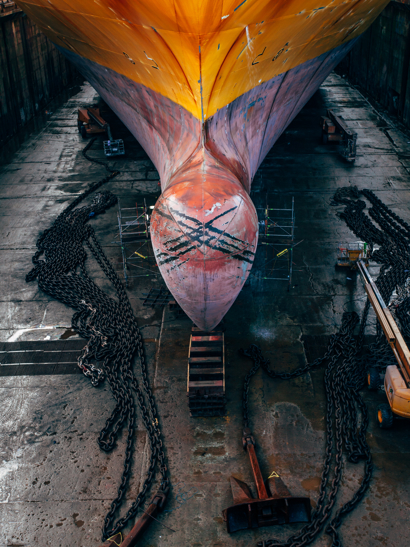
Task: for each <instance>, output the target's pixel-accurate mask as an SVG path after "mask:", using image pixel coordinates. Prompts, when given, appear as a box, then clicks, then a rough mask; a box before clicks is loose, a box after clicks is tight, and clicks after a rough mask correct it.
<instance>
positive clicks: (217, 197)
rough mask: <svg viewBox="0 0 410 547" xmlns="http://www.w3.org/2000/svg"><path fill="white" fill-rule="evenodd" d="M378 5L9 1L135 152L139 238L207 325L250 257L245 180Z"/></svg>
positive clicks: (220, 312)
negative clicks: (147, 161)
mask: <svg viewBox="0 0 410 547" xmlns="http://www.w3.org/2000/svg"><path fill="white" fill-rule="evenodd" d="M387 3H388V0H243V1H241V0H193V1H190V2H187V1H186V0H98V1H95V2H84V1H83V0H70V2H67V0H53V2H51V1H50V0H20V1H19V5H21V7H22V8H23V9H24V10H25V11H26V12H27V14H28V15H29V16H30V17H32V18H33V19H34V20H35V21H36V23H37V24H38V25H39V26H40V28H41V29H42V30H43V31H44V32H45V33H46V34H47V36H48V37H49V38H50V40H51V41H52V42H53V43H55V45H56V46H57V47H59V48H60V50H61V51H62V52H63V53H64V54H65V55H66V56H67V57H68V58H69V59H71V60H72V62H73V63H74V64H75V65H76V66H77V68H78V70H79V71H80V72H81V73H82V74H83V75H84V76H85V77H86V78H87V79H88V80H89V81H90V83H91V84H92V85H93V86H94V87H95V89H96V90H97V91H98V93H99V94H100V95H101V97H102V98H103V99H104V100H105V101H106V102H107V103H108V104H109V105H110V107H111V108H112V109H113V110H114V112H115V113H116V114H117V115H118V116H119V118H120V119H121V120H122V121H123V122H124V123H125V125H126V126H127V127H128V128H129V129H130V131H131V132H132V134H133V135H134V136H135V137H136V138H137V139H138V141H139V142H140V143H141V145H142V146H143V147H144V148H145V150H146V152H147V154H148V155H149V157H150V158H151V160H152V161H153V163H154V165H155V166H156V168H157V170H158V173H159V175H160V180H161V189H162V196H161V198H160V199H159V200H158V203H157V205H156V207H155V209H154V212H153V214H152V219H151V239H152V243H153V248H154V253H155V256H156V259H157V263H158V266H159V269H160V271H161V273H162V276H163V278H164V280H165V282H166V283H167V285H168V287H169V289H170V290H171V292H172V293H173V295H174V296H175V299H176V300H177V301H178V302H179V303H180V305H181V306H182V308H183V309H184V311H185V312H186V313H187V314H188V315H189V317H191V318H192V320H193V321H194V323H195V324H196V325H197V326H198V327H200V328H202V329H204V330H210V329H212V328H213V327H215V326H216V325H217V323H218V322H219V321H220V320H221V319H222V317H223V316H224V314H225V313H226V312H227V310H228V309H229V307H230V306H231V305H232V303H233V302H234V300H235V298H236V296H237V295H238V293H239V291H240V290H241V288H242V286H243V284H244V282H245V281H246V278H247V276H248V275H249V272H250V268H251V267H252V262H253V258H254V256H255V251H256V245H257V238H258V221H257V215H256V211H255V208H254V206H253V204H252V202H251V200H250V198H249V192H250V188H251V184H252V180H253V178H254V176H255V174H256V171H257V169H258V167H259V165H260V164H261V162H262V161H263V159H264V157H265V155H266V154H267V152H268V151H269V150H270V148H271V147H272V146H273V144H274V143H275V141H276V140H277V138H278V137H279V136H280V135H281V133H282V132H283V131H284V130H285V129H286V127H287V126H288V124H289V123H290V122H291V121H292V119H293V118H294V117H295V116H296V115H297V113H298V112H299V111H300V109H301V108H302V107H303V105H304V104H305V103H306V102H307V101H308V99H309V98H310V97H311V96H312V94H313V93H314V92H315V91H316V90H317V89H318V87H319V86H320V84H321V83H322V81H323V80H324V79H325V78H326V76H327V75H328V74H329V73H330V71H331V70H332V69H333V68H334V67H335V66H336V64H337V63H338V62H339V61H340V60H341V59H342V58H343V56H344V55H345V54H346V53H347V52H348V51H349V49H350V48H351V47H352V46H353V45H354V43H355V41H356V39H357V38H358V37H359V36H360V34H362V33H363V32H364V31H365V30H366V29H367V28H368V27H369V25H370V24H371V23H372V21H374V19H375V18H376V17H377V15H378V14H379V13H380V11H381V10H382V9H383V7H384V6H385V5H386V4H387Z"/></svg>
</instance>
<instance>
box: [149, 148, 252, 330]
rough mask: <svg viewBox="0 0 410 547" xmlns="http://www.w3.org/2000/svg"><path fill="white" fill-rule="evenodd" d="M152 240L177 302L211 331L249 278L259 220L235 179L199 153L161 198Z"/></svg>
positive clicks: (160, 266)
mask: <svg viewBox="0 0 410 547" xmlns="http://www.w3.org/2000/svg"><path fill="white" fill-rule="evenodd" d="M151 240H152V244H153V248H154V252H155V256H156V259H157V263H158V266H159V268H160V271H161V274H162V276H163V278H164V279H165V280H166V283H167V285H168V287H169V289H170V290H171V292H172V293H173V295H174V297H175V299H176V301H177V302H178V303H179V305H180V306H181V308H182V309H183V310H185V312H186V313H187V315H188V316H189V317H190V318H191V319H192V321H193V322H194V323H195V324H196V325H198V326H199V327H200V328H201V329H203V330H212V329H213V328H214V327H215V326H216V325H217V324H218V323H219V322H220V321H221V319H222V317H223V316H224V315H225V313H226V312H227V311H228V310H229V308H230V307H231V306H232V304H233V302H234V301H235V299H236V297H237V295H238V293H239V291H240V290H241V288H242V287H243V284H244V283H245V281H246V279H247V277H248V275H249V272H250V270H251V267H252V263H253V259H254V256H255V251H256V246H257V242H258V217H257V214H256V210H255V207H254V205H253V203H252V201H251V199H250V197H249V195H248V193H247V192H246V191H245V190H244V188H243V186H242V185H241V183H240V182H239V180H238V179H237V178H236V177H235V175H234V174H233V173H232V172H231V171H230V170H228V169H226V167H225V166H224V165H223V164H221V163H219V162H218V161H215V159H214V158H213V156H212V155H211V154H209V152H207V151H205V153H203V150H199V151H198V153H197V154H196V155H195V156H194V157H193V158H192V159H191V161H190V162H189V163H188V165H185V166H184V168H183V169H181V170H180V171H179V172H178V173H177V174H176V175H175V176H174V177H173V178H172V179H171V180H170V183H169V185H168V187H167V189H166V190H165V192H164V193H163V194H162V196H161V197H160V198H159V200H158V202H157V205H156V207H155V209H154V212H153V214H152V216H151Z"/></svg>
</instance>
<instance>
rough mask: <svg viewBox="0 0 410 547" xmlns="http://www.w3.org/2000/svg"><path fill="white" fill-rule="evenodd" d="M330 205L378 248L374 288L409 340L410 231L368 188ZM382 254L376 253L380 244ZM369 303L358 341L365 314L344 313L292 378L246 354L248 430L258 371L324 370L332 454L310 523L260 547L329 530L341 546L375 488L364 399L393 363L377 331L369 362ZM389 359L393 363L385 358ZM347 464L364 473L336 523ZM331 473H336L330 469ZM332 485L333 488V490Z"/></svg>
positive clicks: (299, 544) (304, 541)
mask: <svg viewBox="0 0 410 547" xmlns="http://www.w3.org/2000/svg"><path fill="white" fill-rule="evenodd" d="M361 195H362V196H364V197H366V198H367V199H368V200H369V202H370V203H371V205H372V207H371V208H370V210H369V216H370V217H371V218H372V219H373V220H374V221H375V222H376V223H377V225H378V226H376V224H375V223H373V222H372V220H371V219H370V218H369V216H367V215H366V214H365V208H366V202H365V201H363V200H361V199H360V197H361ZM333 199H334V201H333V203H332V205H345V206H346V207H345V209H344V211H343V212H341V213H339V217H340V218H341V219H343V220H344V221H345V222H346V224H347V225H348V227H349V228H350V229H351V230H352V231H353V232H354V234H355V235H356V236H357V237H358V238H360V239H361V240H362V241H365V242H367V243H368V244H369V245H370V249H371V250H372V260H373V261H375V262H378V263H379V264H381V269H380V274H379V276H378V278H377V280H376V285H377V287H378V289H379V291H380V293H381V295H382V297H383V299H384V300H385V302H386V303H389V302H390V299H391V297H392V296H393V294H395V295H396V296H395V298H394V300H393V303H392V306H393V307H392V310H393V311H394V312H395V315H396V318H397V319H398V320H399V322H400V327H401V331H402V333H403V336H404V337H406V336H408V335H409V334H410V296H409V282H408V278H409V270H410V252H409V243H410V225H409V224H407V223H406V222H405V221H403V220H402V219H401V218H400V217H399V216H398V215H396V214H395V213H394V212H393V211H391V210H390V209H389V208H388V207H387V206H386V205H385V204H384V203H382V202H381V201H380V199H378V198H377V196H376V195H375V194H374V193H373V192H372V191H370V190H362V191H361V192H359V190H358V189H357V188H356V187H349V188H342V189H340V190H338V191H337V192H336V194H335V196H334V198H333ZM376 245H378V246H379V248H378V249H377V250H374V248H375V246H376ZM369 307H370V304H369V301H368V300H367V301H366V304H365V307H364V310H363V314H362V318H361V321H360V328H359V334H358V336H354V330H355V327H356V326H357V325H358V324H359V316H358V315H357V313H355V312H349V313H344V314H343V319H342V325H341V327H340V330H339V331H338V332H337V333H336V334H334V335H333V336H331V338H330V342H329V346H328V348H327V351H326V353H325V355H324V356H323V357H322V358H320V359H316V360H315V361H314V362H313V363H311V364H306V365H305V366H303V367H300V368H298V369H296V370H294V371H293V372H291V373H278V372H275V371H274V370H272V369H271V368H270V366H269V365H270V363H269V360H268V359H265V358H264V357H263V354H262V351H261V349H260V348H259V347H257V346H255V345H251V346H250V347H249V349H247V350H245V351H243V350H242V352H243V354H244V355H246V356H248V357H249V358H250V359H252V361H253V366H252V368H251V370H250V371H249V373H248V374H247V376H246V378H245V382H244V388H243V419H244V427H249V423H248V422H249V416H248V395H249V387H250V381H251V379H252V377H253V375H254V374H255V373H256V372H257V371H258V369H259V368H260V367H262V368H263V369H264V371H265V372H266V373H267V374H268V375H269V377H271V378H277V379H283V380H289V379H291V378H296V377H297V376H301V375H303V374H306V373H307V372H309V371H311V370H313V369H315V368H317V367H319V366H321V365H326V368H325V374H324V384H325V393H326V449H325V460H324V465H323V471H322V477H321V484H320V490H319V498H318V500H317V506H316V508H315V510H314V512H313V514H312V520H311V522H310V523H309V524H307V525H305V526H304V527H303V528H302V529H301V530H300V531H299V532H297V533H296V534H294V535H292V536H291V537H289V538H288V539H287V540H286V541H284V542H281V541H279V540H276V539H270V540H268V541H263V542H261V543H258V547H303V546H305V545H309V544H310V543H312V542H313V541H314V540H315V539H316V538H317V537H318V536H319V534H320V532H321V531H322V530H323V529H325V531H326V533H327V534H328V535H329V536H331V538H332V544H331V545H332V547H341V545H342V543H341V539H340V536H339V533H338V528H339V526H340V525H341V523H342V519H343V517H344V516H345V515H347V514H348V513H349V512H351V511H352V510H353V509H354V508H355V507H356V506H357V504H358V503H359V502H360V501H361V500H362V499H363V497H364V495H365V493H366V490H367V488H368V486H369V483H370V480H371V477H372V471H373V464H372V457H371V453H370V449H369V446H368V444H367V441H366V432H367V427H368V423H369V417H368V413H367V408H366V405H365V403H364V401H363V398H362V397H361V395H360V390H361V389H363V387H364V385H365V378H366V369H367V368H368V367H369V366H375V365H376V366H378V367H379V368H380V369H383V370H384V369H385V368H386V366H387V365H388V364H390V363H394V362H395V361H394V357H393V355H392V352H391V349H390V347H389V345H388V343H387V341H386V339H385V337H384V334H383V333H382V331H381V328H380V326H379V325H378V328H377V337H376V340H377V341H376V344H374V345H373V346H371V347H370V348H369V350H368V354H367V355H365V356H363V343H364V333H365V327H366V322H367V317H368V313H369ZM387 357H388V359H387ZM344 454H345V457H346V458H347V460H348V461H349V462H352V463H358V462H359V461H364V473H363V479H362V482H361V484H360V487H359V488H358V490H357V491H356V492H355V494H354V495H353V497H352V498H351V499H350V500H349V501H348V502H347V503H345V504H344V505H343V506H342V507H340V508H339V509H338V510H337V511H336V513H335V514H334V516H333V517H332V513H333V509H334V505H335V502H336V497H337V494H338V491H339V488H340V484H341V479H342V475H343V458H344V456H343V455H344ZM332 470H333V473H331V471H332ZM329 486H330V487H329Z"/></svg>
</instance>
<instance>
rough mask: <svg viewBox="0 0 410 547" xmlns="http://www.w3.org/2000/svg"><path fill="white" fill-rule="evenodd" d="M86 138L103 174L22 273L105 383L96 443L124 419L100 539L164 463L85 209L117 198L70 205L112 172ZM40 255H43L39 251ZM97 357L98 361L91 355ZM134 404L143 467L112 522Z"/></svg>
mask: <svg viewBox="0 0 410 547" xmlns="http://www.w3.org/2000/svg"><path fill="white" fill-rule="evenodd" d="M92 143H93V140H92V141H90V142H89V143H88V144H87V146H86V147H85V148H84V150H83V155H84V157H85V158H86V159H88V160H89V161H93V162H95V163H98V164H100V165H103V166H104V167H105V169H106V170H107V171H108V172H109V175H108V176H107V177H105V178H104V179H102V180H100V181H99V182H97V183H95V184H93V185H91V186H90V187H89V188H88V189H87V190H86V191H85V192H83V193H82V194H81V195H79V196H78V197H77V198H76V199H75V200H74V201H73V202H72V203H71V204H70V205H69V206H68V207H67V208H66V209H65V210H64V211H63V212H62V213H61V214H60V215H59V216H58V217H57V219H56V220H55V222H54V224H53V225H52V226H51V228H49V229H47V230H45V231H44V232H43V234H42V235H41V236H40V237H39V239H38V240H37V251H36V253H35V254H34V256H33V264H34V268H33V269H32V270H31V271H30V272H29V273H28V274H27V276H26V281H33V280H35V279H37V281H38V286H39V288H40V289H41V290H42V291H43V292H45V293H46V294H48V295H50V296H51V297H53V298H55V299H56V300H59V301H60V302H62V303H64V304H66V305H67V306H69V307H71V308H73V309H74V310H76V311H75V313H74V315H73V317H72V328H73V329H74V330H75V331H76V332H77V333H78V334H79V335H80V336H81V337H82V338H85V339H86V340H87V344H86V346H85V347H84V349H83V351H82V353H81V356H80V357H79V359H78V365H79V367H80V368H81V370H82V371H83V373H84V375H85V376H87V377H89V378H90V380H91V383H92V385H93V386H95V387H96V386H98V385H99V384H100V383H101V382H102V381H103V380H104V379H105V378H106V379H107V380H108V383H109V385H110V389H111V393H112V395H113V397H114V400H115V402H116V406H115V408H114V410H113V412H112V414H111V416H110V417H109V418H108V419H107V421H106V423H105V426H104V427H103V429H102V431H101V432H100V435H99V438H98V444H99V446H100V448H101V449H102V450H104V451H105V452H110V451H111V450H112V449H113V448H114V447H115V445H116V443H117V441H118V438H119V435H120V433H121V431H122V430H123V429H124V428H125V427H126V426H127V427H128V434H127V441H126V449H125V458H124V469H123V472H122V476H121V481H120V485H119V487H118V491H117V497H116V498H115V500H114V501H113V502H112V504H111V507H110V510H109V512H108V514H107V516H106V517H105V521H104V527H103V534H102V539H103V541H105V539H107V538H108V537H111V536H114V535H115V534H117V533H118V532H120V531H121V530H122V529H123V528H124V526H125V525H126V524H127V522H128V521H129V520H130V519H131V518H133V517H134V516H135V515H136V514H137V512H138V510H139V509H140V507H141V505H142V504H143V503H144V501H145V498H146V496H147V493H148V491H149V489H150V487H151V485H152V482H153V480H154V478H155V475H156V471H157V469H158V468H159V472H160V475H161V487H160V489H161V490H162V491H164V492H165V491H167V489H168V488H169V477H168V466H167V460H166V457H165V453H164V450H163V448H162V440H161V431H160V427H159V422H158V413H157V409H156V404H155V400H154V397H153V394H152V390H151V387H150V384H149V380H148V371H147V362H146V357H145V350H144V344H143V340H142V336H141V332H140V330H139V328H138V324H137V320H136V318H135V316H134V313H133V311H132V307H131V304H130V301H129V299H128V296H127V294H126V292H125V289H124V285H123V283H122V282H121V280H120V278H119V277H118V275H117V273H116V271H115V270H114V268H113V267H112V265H111V262H110V261H109V260H108V258H107V256H106V255H105V253H104V251H103V249H102V247H101V245H100V244H99V242H98V240H97V238H96V235H95V232H94V229H93V228H92V226H90V225H89V224H88V221H89V219H90V218H91V217H94V216H97V215H99V214H103V213H104V212H105V211H106V210H107V209H109V208H110V207H112V206H113V205H114V204H115V203H117V198H116V196H114V195H113V194H112V193H111V192H107V191H105V192H98V193H96V194H95V196H94V197H93V199H92V201H91V203H90V204H89V205H85V206H83V207H77V206H78V205H79V204H80V203H81V202H82V201H83V200H84V199H85V198H86V197H88V196H89V195H90V194H91V193H93V192H95V191H96V190H97V189H98V188H100V187H101V186H102V185H103V184H105V183H106V182H108V181H109V180H111V179H112V178H114V177H116V176H117V175H118V174H119V171H113V170H112V169H110V167H109V166H108V165H107V164H106V163H105V162H100V161H98V160H94V159H92V158H90V157H89V156H88V155H87V150H88V149H89V148H90V146H91V145H92ZM84 245H86V246H87V248H88V249H89V251H90V252H91V253H92V255H93V256H94V258H95V259H96V261H97V262H98V264H99V266H100V268H101V269H102V271H103V272H104V274H105V276H106V277H107V279H108V280H109V281H110V282H111V283H112V285H113V287H114V289H115V292H116V296H117V300H115V299H114V298H111V297H110V296H108V295H107V294H106V293H105V292H104V291H103V290H101V289H100V288H99V287H98V286H97V285H96V284H95V283H94V281H92V279H91V278H90V277H89V275H88V273H87V271H86V267H85V263H86V259H87V253H86V251H85V248H84ZM42 255H44V258H43V259H40V257H41V256H42ZM134 356H137V361H139V365H140V366H139V375H140V377H141V384H142V385H140V382H139V381H138V379H137V377H136V376H135V374H134V371H133V362H134ZM96 362H102V365H101V368H98V367H97V366H96V365H95V363H96ZM134 397H136V399H137V402H138V406H139V408H140V411H141V417H142V421H143V423H144V426H145V428H146V430H147V434H148V439H149V444H150V449H151V456H150V463H149V466H148V470H147V474H146V477H145V480H144V483H143V486H142V488H141V491H140V492H139V494H138V496H137V498H136V499H135V501H134V502H133V503H132V504H131V506H130V507H129V509H128V511H127V512H126V514H125V515H124V516H123V517H122V518H119V519H118V520H117V522H115V517H116V515H117V512H118V511H119V509H120V507H121V505H122V503H123V502H124V499H125V492H126V490H127V486H128V483H129V478H130V473H131V467H132V456H133V450H134V439H135V430H136V412H135V400H134Z"/></svg>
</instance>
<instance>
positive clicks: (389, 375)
mask: <svg viewBox="0 0 410 547" xmlns="http://www.w3.org/2000/svg"><path fill="white" fill-rule="evenodd" d="M357 267H358V270H359V272H360V274H361V276H362V278H363V281H364V288H365V290H366V293H367V296H368V298H369V301H370V304H371V305H372V307H373V309H374V311H375V312H376V316H377V319H378V320H379V322H380V325H381V327H382V329H383V332H384V334H385V336H386V338H387V341H388V342H389V344H390V347H391V349H392V351H393V353H394V356H395V358H396V361H397V366H396V365H390V366H388V367H387V369H386V374H385V377H384V387H385V390H386V395H387V400H388V402H389V404H387V403H385V404H381V405H379V408H378V411H377V419H378V422H379V425H380V427H382V428H383V429H388V428H390V427H391V426H392V425H393V417H394V415H397V416H401V417H402V418H410V351H409V349H408V347H407V345H406V342H405V341H404V338H403V336H402V334H401V332H400V330H399V328H398V326H397V324H396V321H395V320H394V318H393V316H392V314H391V312H390V310H389V308H388V307H387V306H386V304H385V302H384V300H383V298H382V296H381V294H380V292H379V290H378V288H377V287H376V284H375V283H374V281H373V279H372V277H371V275H370V274H369V272H368V271H367V268H366V265H365V263H364V261H363V260H362V259H359V260H358V262H357ZM376 375H377V373H376ZM367 381H368V385H369V388H371V389H372V388H376V389H377V387H378V383H380V381H379V378H378V377H377V378H375V377H374V375H373V374H372V371H370V372H369V374H368V378H367Z"/></svg>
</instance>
